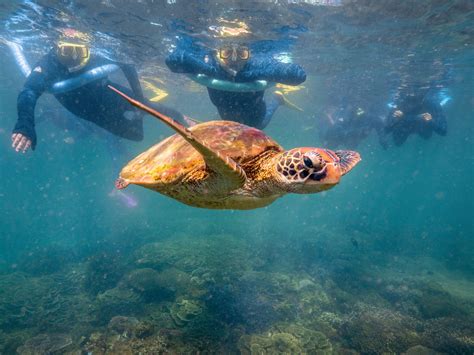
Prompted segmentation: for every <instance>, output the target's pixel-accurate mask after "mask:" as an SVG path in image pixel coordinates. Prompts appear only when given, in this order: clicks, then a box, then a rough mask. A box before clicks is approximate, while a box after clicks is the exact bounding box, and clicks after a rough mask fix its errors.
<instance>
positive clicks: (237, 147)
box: [120, 121, 283, 186]
mask: <svg viewBox="0 0 474 355" xmlns="http://www.w3.org/2000/svg"><path fill="white" fill-rule="evenodd" d="M189 130H190V131H191V132H192V133H193V135H194V136H195V137H197V138H198V139H199V140H200V141H201V142H203V143H204V144H206V145H207V146H208V147H210V148H212V149H213V150H216V151H219V152H220V153H221V154H223V155H225V156H228V157H230V158H232V159H233V160H234V161H235V162H236V163H237V164H244V163H246V162H248V161H250V160H252V159H253V158H254V157H256V156H258V155H260V154H262V153H263V152H265V151H267V150H270V149H272V150H276V151H282V150H283V148H282V147H281V146H280V145H279V144H278V143H276V142H275V141H274V140H273V139H271V138H269V137H268V136H267V135H266V134H265V133H264V132H262V131H261V130H258V129H256V128H252V127H249V126H246V125H243V124H240V123H237V122H232V121H209V122H205V123H200V124H197V125H195V126H193V127H191V128H189ZM205 169H206V164H205V162H204V159H203V157H202V155H201V154H200V153H199V152H198V151H197V150H196V149H194V148H193V147H192V146H191V145H190V144H189V143H188V142H186V141H185V140H184V138H183V137H181V136H180V135H179V134H174V135H172V136H171V137H168V138H166V139H164V140H163V141H161V142H160V143H158V144H156V145H154V146H152V147H151V148H149V149H148V150H146V151H145V152H143V153H142V154H140V155H138V156H137V157H136V158H135V159H133V160H132V161H130V162H129V163H128V164H127V165H126V166H125V167H124V168H123V169H122V171H121V173H120V177H121V178H123V179H126V180H127V181H128V182H129V183H132V184H138V185H148V186H150V185H154V184H172V183H175V182H179V181H181V180H182V178H183V177H185V176H187V175H188V174H189V173H191V172H196V171H205ZM203 177H204V176H203Z"/></svg>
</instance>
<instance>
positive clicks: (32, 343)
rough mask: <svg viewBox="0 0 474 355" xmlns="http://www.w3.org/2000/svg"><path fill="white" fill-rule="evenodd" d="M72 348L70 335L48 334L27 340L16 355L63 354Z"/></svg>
mask: <svg viewBox="0 0 474 355" xmlns="http://www.w3.org/2000/svg"><path fill="white" fill-rule="evenodd" d="M72 346H73V343H72V338H71V336H70V335H67V334H51V333H48V334H39V335H37V336H35V337H34V338H31V339H28V340H27V341H26V342H25V343H24V344H23V345H22V346H20V347H19V348H18V349H17V350H16V352H17V353H18V355H41V354H52V355H54V354H64V353H65V352H67V351H68V350H70V349H72Z"/></svg>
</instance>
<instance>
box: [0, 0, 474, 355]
mask: <svg viewBox="0 0 474 355" xmlns="http://www.w3.org/2000/svg"><path fill="white" fill-rule="evenodd" d="M473 20H474V7H473V5H472V3H471V2H469V1H461V0H457V1H456V0H451V1H435V0H422V1H416V2H415V1H406V2H403V3H400V2H397V1H391V0H383V1H369V0H365V1H364V0H354V1H344V0H342V1H263V0H262V1H216V2H209V1H195V2H192V3H189V2H185V1H181V0H176V1H152V0H148V1H138V0H137V1H123V0H104V1H100V2H97V1H90V0H71V1H48V0H44V1H10V2H5V3H2V4H0V22H1V27H0V28H1V29H0V39H1V40H2V41H14V42H15V43H18V44H20V45H21V46H22V48H23V52H24V54H25V56H26V57H27V59H28V61H29V62H30V63H31V65H32V64H33V63H35V61H37V60H38V59H39V58H40V57H41V56H42V55H44V54H45V53H47V51H48V50H49V48H50V47H51V45H52V43H53V42H54V39H55V38H56V37H55V36H57V29H58V28H62V27H68V28H77V29H80V30H82V31H84V32H87V33H90V34H92V35H93V36H94V42H93V43H94V44H93V53H94V52H95V53H100V54H102V55H105V56H107V57H109V58H111V59H115V60H120V61H124V62H128V63H133V64H134V65H135V66H136V67H137V70H138V72H139V74H140V77H141V79H142V84H143V83H144V82H145V81H148V82H152V83H154V85H155V86H156V87H158V88H160V89H161V90H165V91H166V92H167V93H168V96H167V97H166V98H165V99H164V101H162V102H163V103H164V104H166V105H168V106H170V107H174V108H176V109H178V110H179V111H181V112H183V113H184V114H186V115H189V116H191V117H195V118H197V119H200V120H214V119H218V114H217V111H216V109H215V107H214V106H213V105H212V104H211V102H210V100H209V98H208V94H207V92H206V90H205V89H203V88H202V87H199V86H198V85H197V84H195V83H193V82H192V81H190V80H189V79H187V78H186V77H185V76H182V75H178V74H174V73H171V72H170V71H169V70H168V68H167V67H166V65H165V64H164V61H165V58H166V56H167V55H168V54H169V53H170V51H172V50H173V48H174V46H175V43H176V38H177V36H190V37H192V38H196V39H197V40H199V41H202V42H203V43H206V44H207V45H213V44H214V45H215V44H216V43H221V41H222V32H219V31H225V28H232V29H235V28H239V29H241V28H243V25H242V24H241V23H240V22H242V23H245V25H246V26H247V27H244V28H246V29H247V30H248V31H249V32H251V35H249V37H248V38H247V39H246V40H247V41H249V42H256V41H261V40H269V41H273V42H270V43H275V45H281V46H282V48H284V49H282V50H281V53H280V55H281V58H282V60H291V61H293V62H294V63H298V64H300V65H301V66H303V67H304V69H305V71H306V72H307V75H308V76H307V80H306V82H305V83H303V84H302V86H300V87H299V88H298V89H299V90H297V91H288V92H287V93H286V97H287V98H288V99H290V100H291V101H292V102H294V103H295V104H297V105H298V106H299V107H301V108H302V109H303V112H299V111H295V110H291V109H289V108H287V107H281V108H279V109H278V111H277V112H276V114H275V116H274V117H273V119H272V121H271V123H270V124H269V126H268V127H267V128H266V129H265V132H266V133H267V134H268V135H269V136H271V137H272V138H274V139H275V140H276V141H277V142H278V143H280V144H281V145H282V146H283V147H285V148H292V147H297V146H324V147H326V148H330V149H337V148H338V149H354V150H356V151H358V152H359V153H360V154H361V157H362V161H361V162H360V163H359V164H358V165H357V166H356V167H355V168H354V169H353V170H352V171H351V172H350V173H349V174H347V175H346V176H344V177H343V179H342V180H341V183H340V185H338V186H336V187H334V189H331V190H329V191H326V192H322V193H319V194H315V195H296V194H294V195H287V196H284V197H282V198H280V199H278V200H277V201H276V202H274V203H273V204H271V205H270V206H268V207H265V208H261V209H256V210H250V211H234V210H230V211H219V210H206V209H197V208H193V207H189V206H186V205H183V204H181V203H179V202H177V201H175V200H172V199H170V198H168V197H165V196H163V195H159V194H157V193H155V192H152V191H149V190H145V189H143V188H140V187H136V186H131V187H129V188H128V189H127V190H125V192H126V193H127V194H129V195H130V196H132V197H133V199H134V200H136V201H137V205H136V206H129V205H128V204H127V201H126V200H125V197H124V196H125V195H121V194H120V193H118V192H117V191H116V190H115V189H114V180H115V178H116V177H117V176H118V173H119V170H120V167H122V166H124V165H125V164H126V163H127V162H128V161H129V160H130V159H132V158H133V157H135V156H136V155H137V154H138V153H140V152H142V151H144V150H145V149H147V148H148V147H150V146H151V145H153V144H155V143H156V142H158V141H160V140H162V139H163V138H165V137H167V136H169V135H171V134H172V133H173V132H172V131H171V130H170V129H168V128H166V127H165V126H164V125H163V124H162V123H160V122H158V121H156V120H155V119H153V118H151V117H147V119H146V120H145V139H144V140H143V141H142V142H138V143H137V142H128V141H120V142H118V143H117V142H115V141H114V140H113V139H111V137H110V136H109V135H108V134H107V133H105V132H104V131H102V130H100V129H97V128H95V127H93V126H87V125H86V126H85V125H83V124H80V125H75V124H74V122H75V121H74V120H75V119H76V118H74V117H71V116H70V114H69V113H68V112H67V111H66V110H65V109H63V108H62V107H61V106H60V104H59V103H58V102H57V101H55V99H54V97H52V96H51V95H46V94H45V95H43V97H41V99H40V100H39V102H38V105H37V108H36V116H37V134H38V146H37V148H36V150H35V151H34V152H31V151H30V152H27V153H26V154H24V155H23V154H18V153H15V152H14V150H13V149H12V148H11V138H10V136H11V130H12V128H13V126H14V124H15V122H16V119H17V109H16V100H17V96H18V93H19V92H20V90H21V88H22V85H23V83H24V80H25V79H24V76H23V74H22V73H21V71H20V70H19V68H18V65H17V63H16V61H15V58H14V56H13V55H12V52H11V51H10V49H9V47H8V46H7V45H4V44H0V48H1V51H2V56H1V57H0V77H1V79H2V80H1V82H0V113H1V115H2V117H3V119H2V120H1V122H0V145H1V148H0V149H1V150H2V154H1V155H0V174H1V175H0V180H1V183H0V205H1V207H2V210H1V212H2V213H1V215H0V354H15V353H19V354H32V353H35V354H49V353H69V354H78V353H92V354H129V353H132V354H135V353H142V354H156V353H198V352H204V353H243V354H276V353H282V354H298V353H307V354H323V353H324V354H332V353H334V354H357V353H361V354H381V353H408V354H420V353H433V354H434V353H436V352H438V353H452V354H472V353H473V352H474V345H473V344H474V335H473V334H474V327H473V325H472V324H474V322H473V317H474V296H473V295H474V277H473V275H474V267H473V265H474V252H473V247H474V243H473V234H474V221H473V216H474V192H473V184H472V181H474V171H473V169H474V165H473V153H474V148H473V138H474V123H473V120H472V115H473V106H474V98H473V90H472V88H473V63H474V62H473V40H472V39H473V31H472V28H473V26H472V24H473ZM283 44H284V46H283ZM117 80H120V78H117ZM427 85H435V86H436V87H437V88H438V89H440V88H442V89H445V90H446V92H448V95H449V97H450V98H451V99H450V100H449V101H448V102H447V103H446V104H445V105H444V106H443V111H444V113H445V116H446V119H447V124H448V130H447V134H446V136H440V135H437V134H433V135H432V136H431V137H429V138H428V139H424V138H422V137H420V136H418V135H410V136H409V137H408V139H407V140H406V142H405V143H404V144H402V145H401V146H396V145H395V144H394V143H393V142H392V141H391V140H389V145H388V147H387V148H386V149H384V148H383V147H382V146H381V145H380V143H379V140H378V136H377V134H376V132H375V131H374V130H372V131H371V132H370V134H368V135H367V136H363V137H362V138H361V139H359V140H356V138H355V137H356V133H357V132H355V131H350V130H347V131H346V132H345V133H346V134H345V135H343V136H342V138H339V139H338V140H337V141H328V139H327V136H325V135H324V133H325V129H326V128H327V121H326V119H325V118H327V117H328V115H330V113H331V112H333V111H331V110H333V109H334V108H338V107H340V106H341V105H342V106H344V105H352V106H354V107H358V108H361V109H362V110H363V111H365V112H367V113H368V114H369V117H372V119H375V118H377V117H386V116H387V114H388V113H387V112H388V107H387V105H388V104H389V103H390V102H392V101H393V99H394V92H397V91H400V88H402V89H406V88H409V89H411V90H413V91H415V92H416V91H423V90H425V87H426V86H427ZM283 90H284V89H283ZM145 94H146V96H147V97H149V98H151V97H153V96H154V95H156V92H153V91H151V90H149V89H145ZM325 125H326V126H325ZM111 142H112V143H111ZM113 144H117V145H118V146H112V145H113ZM326 144H329V145H326ZM111 146H112V150H113V153H111ZM117 150H118V151H119V152H120V154H118V155H116V154H115V153H116V152H117ZM127 196H128V195H127Z"/></svg>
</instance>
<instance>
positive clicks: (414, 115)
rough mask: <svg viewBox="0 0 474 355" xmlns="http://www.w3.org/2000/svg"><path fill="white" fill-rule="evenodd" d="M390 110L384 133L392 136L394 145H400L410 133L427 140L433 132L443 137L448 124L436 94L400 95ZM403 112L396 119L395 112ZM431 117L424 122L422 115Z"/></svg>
mask: <svg viewBox="0 0 474 355" xmlns="http://www.w3.org/2000/svg"><path fill="white" fill-rule="evenodd" d="M393 106H394V107H392V108H391V110H390V112H389V114H388V116H387V120H386V122H385V133H386V134H392V135H393V141H394V143H395V144H396V145H402V144H403V143H404V142H405V140H406V139H407V138H408V136H409V135H410V134H412V133H415V134H418V135H419V136H421V137H423V138H425V139H428V138H430V137H431V135H432V134H433V132H435V133H437V134H439V135H441V136H445V135H446V134H447V131H448V124H447V121H446V116H445V114H444V112H443V108H442V106H441V103H440V99H439V97H438V95H437V94H436V92H434V91H429V92H428V93H426V94H424V95H402V96H401V97H400V98H399V99H398V100H397V101H396V102H395V105H393ZM397 110H400V111H402V112H403V116H402V117H396V115H395V111H397ZM424 113H428V114H430V115H431V120H424V119H423V118H422V114H424Z"/></svg>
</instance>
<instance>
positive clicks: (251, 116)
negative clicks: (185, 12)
mask: <svg viewBox="0 0 474 355" xmlns="http://www.w3.org/2000/svg"><path fill="white" fill-rule="evenodd" d="M255 45H257V44H255ZM251 52H252V53H253V54H252V56H251V58H250V59H249V60H248V61H247V63H246V64H245V66H244V67H243V68H242V69H241V70H240V71H239V72H238V73H237V74H236V76H235V77H232V76H231V75H230V74H229V73H227V72H226V71H225V70H224V69H222V67H221V66H220V64H219V63H218V62H217V60H216V59H215V57H214V52H213V51H212V50H210V49H208V48H204V47H202V46H199V45H197V44H196V43H194V42H193V41H184V40H183V41H181V42H179V43H178V48H177V49H176V50H175V51H173V53H171V54H170V55H169V56H168V57H167V58H166V64H167V65H168V67H169V68H170V69H171V71H173V72H175V73H188V74H206V75H208V76H210V77H212V78H216V79H222V80H227V81H235V82H237V83H245V82H247V83H248V82H253V81H256V80H267V81H269V82H273V83H282V84H287V85H295V86H296V85H299V84H301V83H302V82H304V81H305V80H306V73H305V72H304V70H303V68H301V67H300V66H299V65H297V64H291V63H282V62H281V61H279V60H277V59H275V58H273V57H272V56H271V55H267V54H264V53H259V52H258V50H252V48H251ZM207 90H208V92H209V98H210V99H211V101H212V103H213V104H214V105H215V106H216V107H217V110H218V111H219V115H220V117H221V118H222V119H224V120H232V121H237V122H240V123H243V124H246V125H249V126H253V127H257V128H264V127H265V126H266V125H267V124H268V123H269V122H270V119H271V117H272V115H273V113H274V112H275V110H276V108H277V107H278V105H279V103H278V102H277V101H276V100H273V101H272V102H268V103H266V102H265V100H264V97H263V96H264V93H265V91H264V90H262V91H252V92H231V91H224V90H216V89H212V88H207Z"/></svg>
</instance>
